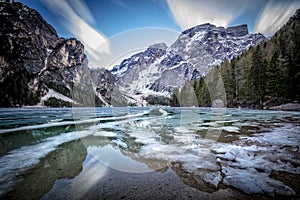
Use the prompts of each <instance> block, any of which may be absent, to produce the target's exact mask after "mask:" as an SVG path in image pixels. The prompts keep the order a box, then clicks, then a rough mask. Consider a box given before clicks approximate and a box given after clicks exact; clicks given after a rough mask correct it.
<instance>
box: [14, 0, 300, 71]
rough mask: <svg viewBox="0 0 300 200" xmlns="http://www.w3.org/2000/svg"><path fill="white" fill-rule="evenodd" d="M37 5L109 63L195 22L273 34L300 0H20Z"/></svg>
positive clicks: (93, 57)
mask: <svg viewBox="0 0 300 200" xmlns="http://www.w3.org/2000/svg"><path fill="white" fill-rule="evenodd" d="M18 1H19V2H22V3H24V4H25V5H27V6H29V7H31V8H34V9H36V10H37V11H38V12H39V13H40V14H41V15H42V16H43V17H44V19H45V20H46V21H47V22H48V23H49V24H51V25H52V26H53V27H54V28H55V29H56V30H57V33H58V35H59V36H61V37H65V38H70V37H75V38H77V39H79V40H80V41H81V42H82V43H83V44H84V46H85V51H86V54H87V55H88V58H89V63H90V67H104V68H111V67H112V66H113V65H115V64H118V63H119V62H120V61H121V60H122V59H124V58H126V57H128V56H130V55H132V54H133V53H134V52H138V51H141V50H144V49H145V48H147V47H148V46H149V45H151V44H153V43H158V42H164V43H166V44H167V45H170V44H172V43H173V42H174V41H175V40H176V38H177V37H178V36H179V34H180V33H181V32H182V31H183V30H185V29H187V28H191V27H193V26H196V25H199V24H203V23H211V24H215V25H216V26H224V27H228V26H235V25H240V24H247V25H248V29H249V32H250V33H255V32H260V33H263V34H264V35H265V36H272V35H273V34H274V33H275V32H276V31H277V30H278V29H279V28H280V27H281V26H282V25H283V24H284V23H286V21H287V20H288V19H289V18H290V17H291V16H292V15H293V14H294V13H295V11H296V9H297V8H300V0H18Z"/></svg>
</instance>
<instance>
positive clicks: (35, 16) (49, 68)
mask: <svg viewBox="0 0 300 200" xmlns="http://www.w3.org/2000/svg"><path fill="white" fill-rule="evenodd" d="M0 15H1V20H0V25H1V28H0V36H1V39H0V46H1V47H0V48H1V54H0V94H1V97H3V98H1V100H0V106H1V107H14V106H23V105H36V104H38V103H41V102H40V101H41V98H42V97H43V96H45V95H47V94H48V93H49V91H50V89H51V90H54V91H55V92H57V93H59V94H62V95H64V96H65V97H66V98H63V99H60V100H63V101H64V99H67V98H70V99H71V100H70V101H69V102H73V103H74V102H75V103H76V104H78V105H89V106H90V105H94V104H95V100H96V103H97V104H98V105H104V104H107V101H108V100H106V99H105V98H108V96H109V95H108V94H106V93H105V94H104V93H103V92H102V95H103V96H104V97H103V98H102V100H99V98H98V97H97V95H96V97H95V94H97V91H95V90H94V87H93V83H92V79H91V74H90V69H89V68H88V59H87V56H86V55H85V54H84V46H83V44H82V43H81V42H80V41H78V40H77V39H75V38H71V39H64V38H60V37H58V35H57V33H56V31H55V29H54V28H53V27H52V26H51V25H49V24H48V23H47V22H46V21H45V20H44V19H43V18H42V17H41V15H40V14H39V13H38V12H37V11H35V10H33V9H31V8H29V7H27V6H25V5H23V4H21V3H2V2H1V3H0ZM107 73H109V72H107ZM99 76H101V74H100V75H99ZM108 82H109V81H108ZM109 83H110V82H109ZM98 88H99V87H98ZM57 93H56V94H57ZM50 96H51V95H50ZM57 96H58V95H56V97H55V98H57ZM72 99H73V100H72ZM42 103H43V102H42Z"/></svg>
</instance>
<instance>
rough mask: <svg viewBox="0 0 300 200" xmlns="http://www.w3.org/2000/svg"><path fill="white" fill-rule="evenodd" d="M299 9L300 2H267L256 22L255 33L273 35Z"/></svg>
mask: <svg viewBox="0 0 300 200" xmlns="http://www.w3.org/2000/svg"><path fill="white" fill-rule="evenodd" d="M299 7H300V1H299V0H297V1H275V0H274V1H269V2H268V3H267V4H266V6H265V8H264V9H263V11H262V12H261V14H260V16H259V17H258V19H257V21H256V26H255V31H256V32H260V33H263V34H264V35H266V36H271V35H273V34H274V33H275V32H276V31H277V30H278V29H279V28H280V27H281V26H282V25H284V24H285V23H286V22H287V21H288V19H289V18H290V17H291V16H292V15H293V14H294V13H295V11H296V10H297V8H299Z"/></svg>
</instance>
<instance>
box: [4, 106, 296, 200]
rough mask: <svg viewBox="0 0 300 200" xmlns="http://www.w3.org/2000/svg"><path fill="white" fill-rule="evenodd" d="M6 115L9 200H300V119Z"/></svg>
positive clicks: (57, 112)
mask: <svg viewBox="0 0 300 200" xmlns="http://www.w3.org/2000/svg"><path fill="white" fill-rule="evenodd" d="M0 111H1V112H0V138H1V139H0V143H1V145H0V197H2V198H11V199H62V198H68V199H115V198H119V199H141V198H152V199H153V198H154V199H155V198H156V199H157V198H175V197H177V198H178V199H189V198H193V199H194V198H198V199H203V198H210V197H213V198H215V199H218V197H224V196H222V195H225V197H228V198H230V197H240V198H249V199H251V198H254V197H255V198H258V199H259V198H260V197H262V196H263V197H267V198H272V197H274V196H287V197H291V198H294V197H299V192H300V184H299V183H298V182H299V181H298V180H299V178H300V150H299V144H300V126H299V125H300V115H299V114H300V113H299V112H284V111H266V110H247V109H225V108H172V107H124V108H19V109H16V108H1V109H0ZM218 195H219V196H218ZM220 195H221V196H220Z"/></svg>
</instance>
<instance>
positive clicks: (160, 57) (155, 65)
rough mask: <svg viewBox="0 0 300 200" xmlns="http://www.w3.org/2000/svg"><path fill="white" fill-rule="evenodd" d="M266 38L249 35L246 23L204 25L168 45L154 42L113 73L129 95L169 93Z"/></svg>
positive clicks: (128, 59)
mask: <svg viewBox="0 0 300 200" xmlns="http://www.w3.org/2000/svg"><path fill="white" fill-rule="evenodd" d="M265 40H266V38H265V37H264V36H263V35H262V34H259V33H255V34H249V32H248V27H247V25H240V26H235V27H228V28H224V27H216V26H215V25H212V24H202V25H199V26H195V27H193V28H190V29H187V30H185V31H183V32H182V33H181V34H180V35H179V37H178V39H177V40H176V41H175V42H174V43H173V44H172V45H171V46H169V47H167V46H166V45H165V44H155V45H152V46H150V47H149V48H148V49H147V50H146V51H144V52H140V53H137V54H135V55H133V56H131V57H130V58H127V59H125V60H123V61H122V62H121V63H120V65H117V66H115V67H114V68H113V69H112V73H113V74H115V75H116V77H117V79H118V80H119V83H120V86H121V88H122V89H123V90H124V91H128V92H129V93H130V94H139V93H142V94H146V93H151V91H152V92H158V93H164V94H168V93H170V92H172V90H173V89H174V88H175V87H178V88H180V87H181V86H182V85H183V84H184V83H185V82H186V81H188V80H193V79H196V78H199V77H200V76H202V75H205V74H207V73H208V72H209V71H210V70H211V69H212V67H213V66H216V65H220V64H221V63H222V62H223V61H224V60H225V59H227V60H230V59H232V58H233V57H235V56H238V55H240V54H241V53H242V52H244V51H246V50H247V49H248V48H250V47H251V46H254V45H257V44H259V43H260V42H262V41H265Z"/></svg>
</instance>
